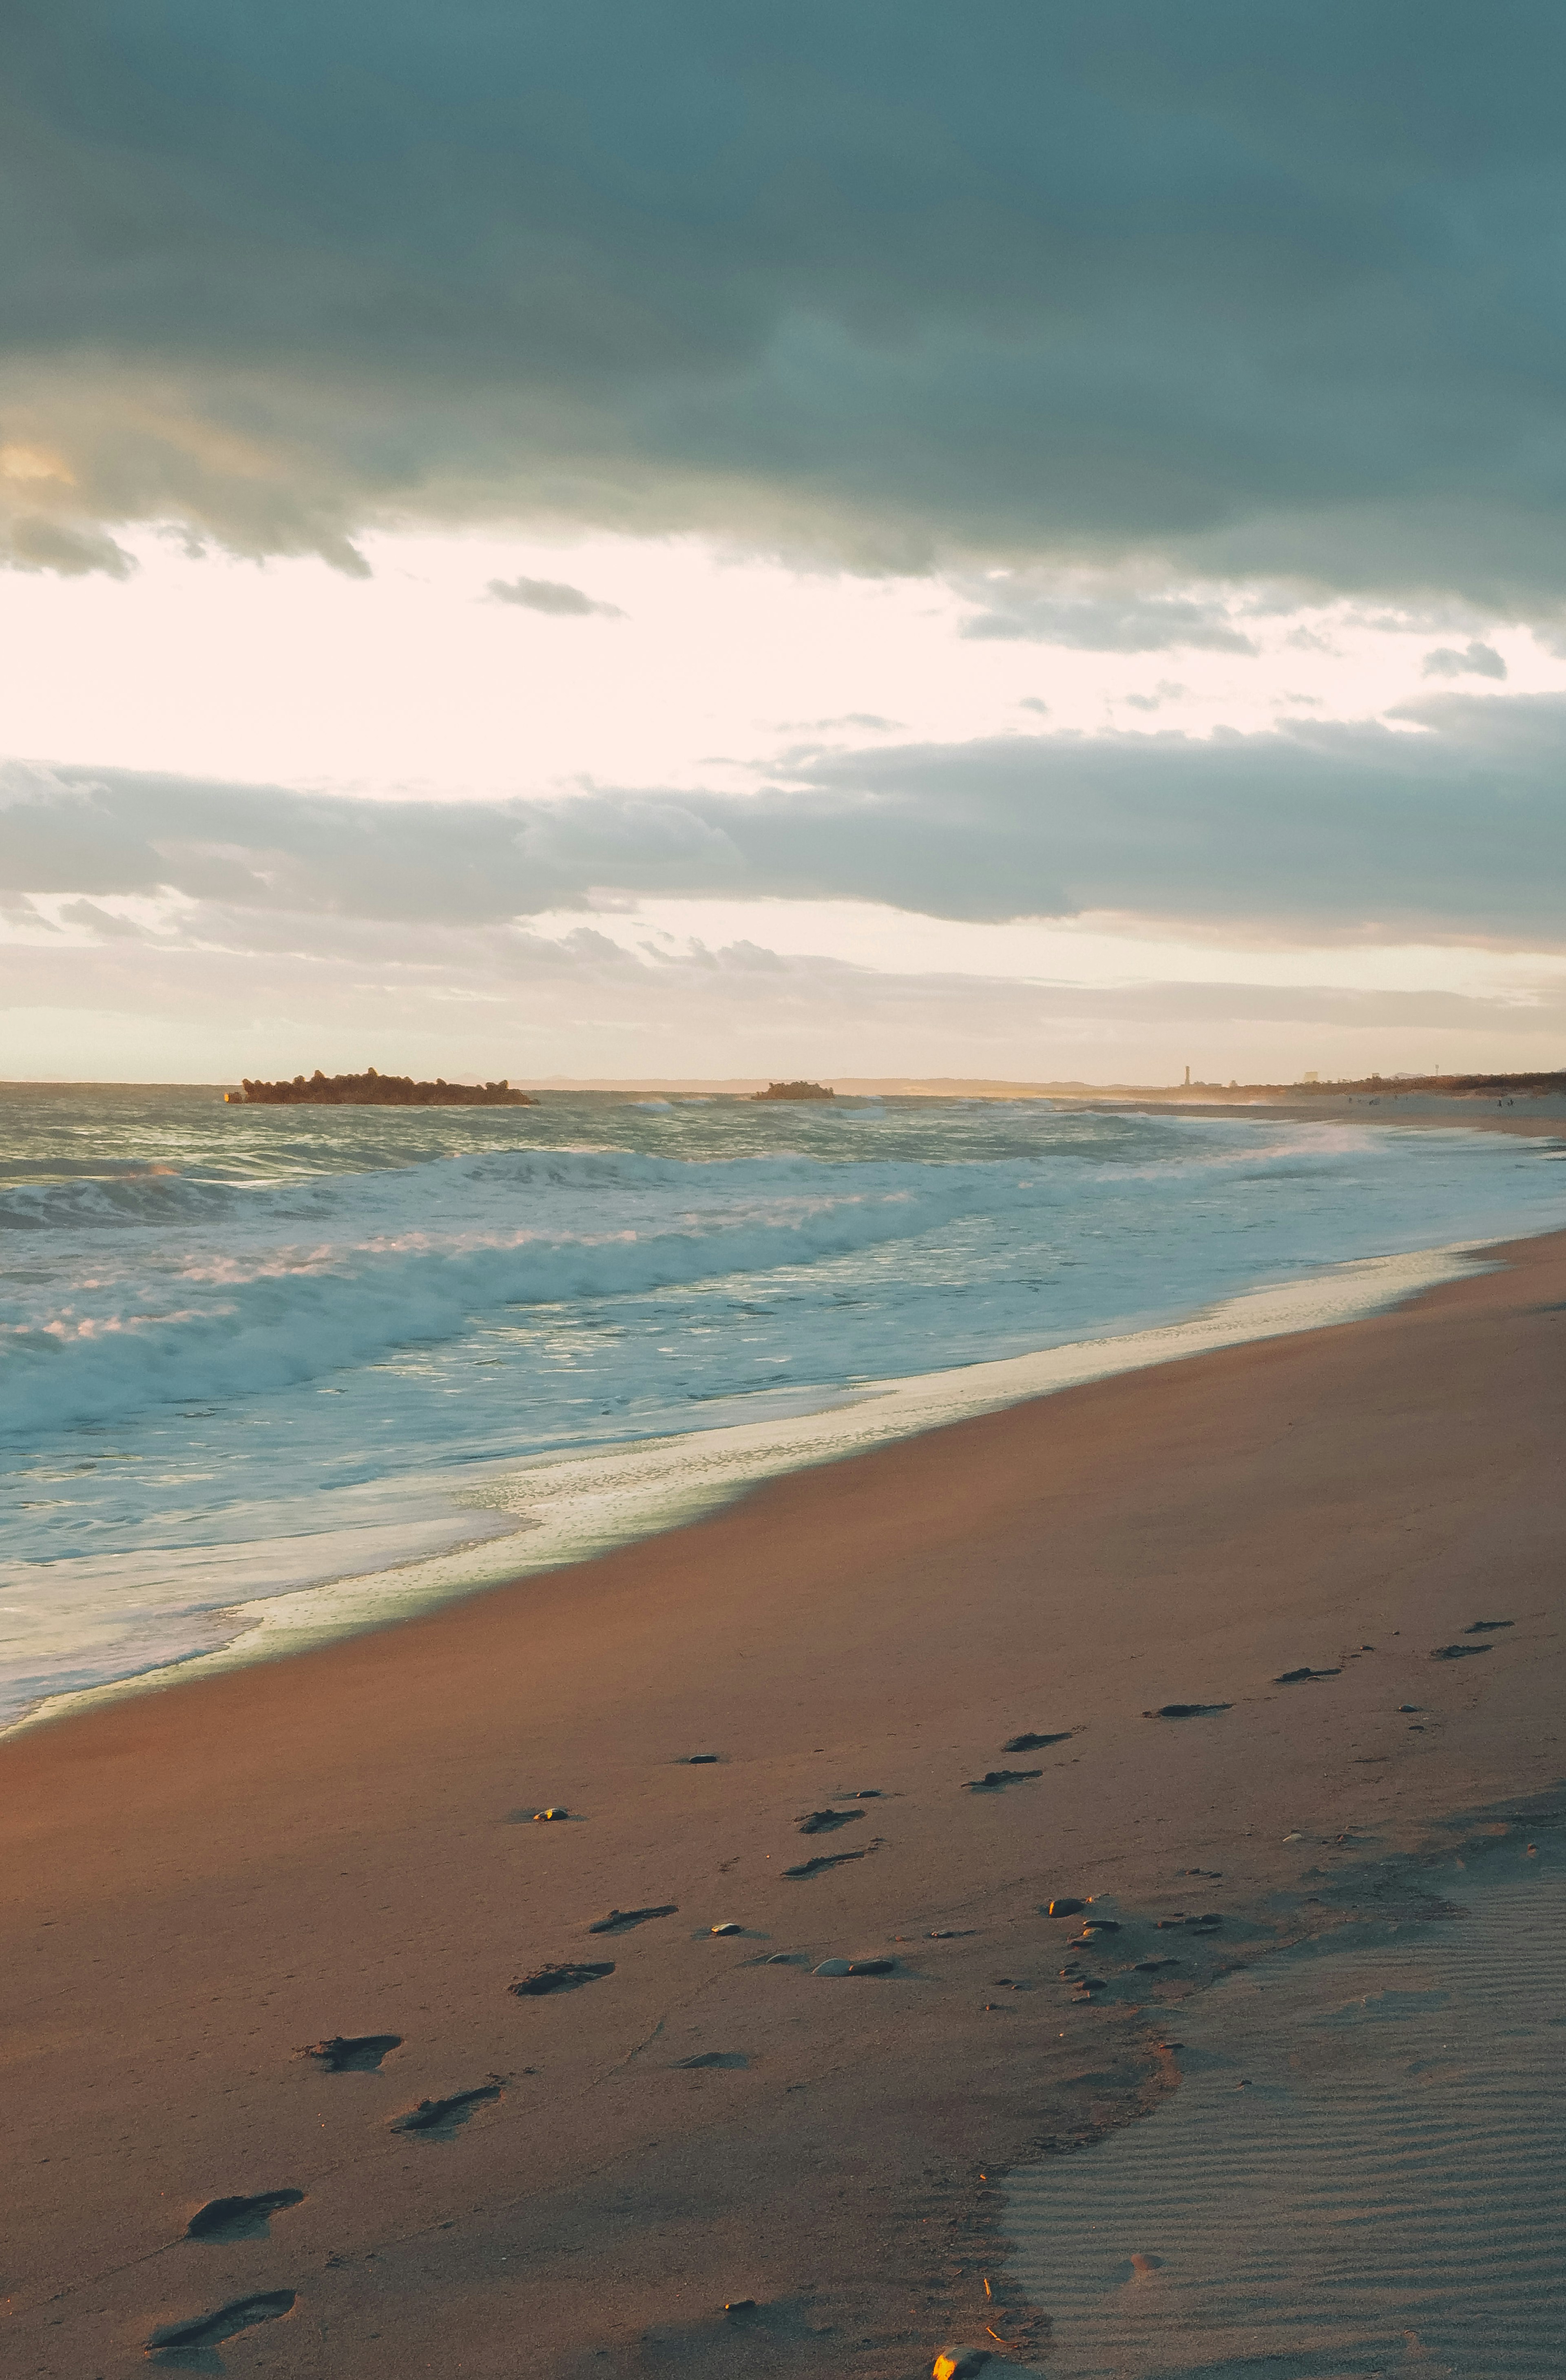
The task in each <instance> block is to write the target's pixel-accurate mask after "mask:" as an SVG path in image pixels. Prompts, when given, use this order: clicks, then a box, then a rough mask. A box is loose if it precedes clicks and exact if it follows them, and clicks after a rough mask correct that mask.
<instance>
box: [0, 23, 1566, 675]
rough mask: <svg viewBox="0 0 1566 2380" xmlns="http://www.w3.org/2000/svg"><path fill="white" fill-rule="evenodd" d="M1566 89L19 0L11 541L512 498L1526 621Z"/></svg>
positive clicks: (1269, 27)
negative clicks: (1517, 613)
mask: <svg viewBox="0 0 1566 2380" xmlns="http://www.w3.org/2000/svg"><path fill="white" fill-rule="evenodd" d="M1563 72H1566V19H1563V18H1562V17H1561V14H1560V10H1559V9H1558V8H1555V7H1552V6H1547V5H1546V0H1497V5H1496V6H1493V7H1490V8H1487V9H1486V10H1483V11H1477V10H1475V9H1474V8H1473V7H1472V6H1465V5H1463V4H1462V0H1382V5H1380V6H1377V7H1376V8H1374V9H1372V10H1366V8H1365V6H1363V0H1318V5H1317V6H1313V7H1310V8H1308V9H1307V8H1302V7H1285V8H1272V9H1257V8H1256V7H1255V6H1253V5H1250V0H1210V5H1208V6H1204V7H1203V8H1201V9H1199V10H1188V9H1187V10H1171V9H1170V8H1169V7H1168V6H1166V5H1165V0H1058V5H1056V6H1050V7H1049V8H1047V9H1040V8H1039V7H1038V6H1037V5H1035V0H990V5H989V6H987V7H986V8H985V9H984V10H983V11H982V12H981V13H980V14H979V16H978V17H977V18H975V17H974V16H973V15H972V14H971V13H970V12H965V11H956V10H953V9H952V8H951V7H949V6H938V5H936V0H858V5H856V6H854V7H852V8H844V7H842V6H838V5H835V0H797V5H795V6H794V7H792V8H790V9H789V10H787V11H786V12H782V13H778V12H773V13H772V14H771V15H768V16H766V17H764V18H761V17H752V16H749V15H746V14H744V13H743V12H742V13H741V15H740V16H739V17H738V18H736V17H735V15H734V12H732V11H724V10H720V9H715V8H713V7H712V6H710V5H707V0H682V4H681V5H678V6H674V7H673V8H670V7H667V6H652V5H650V0H578V4H577V6H572V7H570V8H568V9H557V10H553V11H546V12H540V11H538V10H528V9H505V8H496V7H493V6H489V5H485V0H452V5H451V6H447V7H445V8H443V9H440V10H431V8H430V7H429V6H427V5H425V0H375V6H373V7H371V6H370V5H369V0H342V5H340V6H334V7H331V8H304V7H297V6H295V7H286V6H285V7H283V8H280V9H278V8H274V9H268V10H259V11H258V10H251V11H222V12H213V11H212V10H210V9H202V8H199V7H197V6H193V5H192V0H175V4H174V5H172V6H168V7H164V8H160V9H156V10H149V9H148V8H146V7H145V6H140V5H138V0H93V5H91V6H89V5H88V0H55V5H54V6H51V7H50V8H49V9H47V10H39V9H36V8H33V9H28V8H23V9H19V10H18V9H12V10H9V11H6V12H5V14H4V18H3V20H0V176H4V182H5V187H4V188H3V189H0V204H3V206H4V210H5V214H6V221H7V223H8V225H10V227H11V236H10V237H8V238H7V240H6V243H5V246H4V249H3V251H0V324H4V326H5V327H4V332H3V335H0V432H3V436H4V438H5V440H6V442H7V443H8V444H9V446H10V447H11V448H13V449H14V450H15V451H16V452H17V453H18V454H19V455H24V456H27V457H31V458H33V460H32V461H31V462H30V463H29V464H28V466H27V471H28V474H30V475H28V476H21V477H12V478H5V479H3V480H0V494H4V495H6V496H7V497H8V498H9V499H10V500H11V501H13V502H14V504H15V505H16V508H17V511H18V515H19V516H21V518H22V519H23V520H24V521H27V522H31V523H33V524H38V523H44V524H47V525H49V526H50V527H52V528H54V530H55V532H56V534H57V537H58V539H59V540H61V541H60V542H58V543H56V544H55V546H54V547H53V548H52V549H50V550H49V552H48V553H46V552H45V548H46V546H47V540H46V539H44V537H43V531H42V529H41V528H38V527H37V526H34V527H32V528H25V529H22V530H21V531H19V532H18V530H17V529H13V530H12V532H11V538H12V543H11V546H10V552H11V553H12V555H13V557H14V558H20V559H22V560H23V561H24V562H25V561H26V560H27V557H28V554H29V553H31V554H32V556H33V558H34V565H33V566H44V567H54V568H59V567H65V568H80V567H83V566H88V567H92V566H96V567H99V568H103V567H107V568H110V569H113V568H115V566H116V565H115V564H114V562H113V558H112V554H111V553H110V548H109V544H101V545H96V546H95V545H94V544H93V540H94V539H96V538H104V539H108V540H110V542H111V543H112V542H113V537H114V532H115V529H116V528H118V527H119V526H120V525H122V524H131V523H135V522H139V521H147V520H172V521H176V522H180V523H183V524H185V525H186V527H187V528H188V530H189V531H190V533H191V534H192V535H193V536H194V537H196V538H198V539H204V538H209V537H210V538H213V539H216V540H219V541H221V542H222V543H224V544H225V545H227V546H229V547H231V548H232V549H233V550H235V551H236V552H238V553H253V554H262V553H320V554H322V555H323V556H324V557H326V559H328V560H329V561H331V562H332V563H333V564H334V565H336V566H339V567H342V568H344V569H347V570H354V569H362V567H363V565H362V561H361V559H360V557H359V555H358V549H357V546H356V544H355V541H354V540H355V538H356V535H357V534H358V531H359V530H360V529H362V528H365V527H366V526H367V525H371V524H377V523H385V522H388V521H395V520H407V519H409V518H411V517H414V516H419V517H423V518H443V519H457V518H473V517H478V516H495V515H497V514H504V515H506V516H508V517H517V516H527V517H528V518H531V519H535V520H539V521H552V522H593V523H601V524H604V525H607V526H610V527H614V528H631V529H642V530H646V531H649V532H660V533H661V532H663V531H666V530H670V529H696V530H699V531H708V532H711V533H713V534H716V535H720V536H722V537H729V538H738V539H741V540H751V541H754V542H758V543H763V544H765V543H769V542H771V543H781V544H783V545H784V546H788V547H791V548H794V549H806V548H807V549H809V550H810V551H811V552H813V553H823V554H827V555H835V556H837V557H840V558H842V559H844V560H846V561H848V562H850V563H851V564H852V565H855V566H856V567H864V568H887V567H903V566H909V565H912V566H921V565H922V564H923V563H924V562H926V561H928V560H929V558H930V557H932V556H939V555H941V554H942V553H968V554H985V555H994V556H1000V557H1002V558H1005V557H1021V558H1024V559H1026V558H1027V557H1031V556H1036V555H1047V556H1051V557H1055V558H1057V559H1059V558H1061V557H1065V558H1069V559H1071V560H1073V561H1076V562H1082V561H1084V560H1087V561H1092V560H1095V559H1098V560H1104V559H1111V560H1112V559H1115V558H1116V557H1125V556H1131V557H1133V558H1137V557H1141V558H1146V557H1148V556H1151V557H1153V558H1154V559H1156V560H1157V561H1158V562H1159V565H1160V566H1162V565H1173V566H1177V567H1178V568H1179V569H1181V570H1184V571H1185V572H1186V573H1188V574H1193V573H1194V574H1201V573H1207V574H1210V575H1224V574H1228V575H1231V576H1233V575H1240V574H1248V573H1262V574H1267V573H1277V572H1294V573H1303V574H1305V575H1307V576H1316V577H1320V578H1322V579H1325V580H1327V581H1329V582H1331V583H1333V584H1336V585H1339V586H1347V587H1358V586H1364V587H1381V588H1392V587H1396V588H1402V589H1408V588H1414V589H1458V590H1461V591H1463V593H1465V594H1467V595H1468V596H1470V597H1472V598H1474V599H1475V600H1476V601H1484V602H1487V603H1491V604H1496V605H1501V606H1504V605H1506V604H1509V603H1514V604H1526V603H1532V602H1536V601H1538V602H1546V603H1555V602H1558V601H1560V600H1561V598H1562V597H1563V595H1566V538H1563V537H1562V533H1561V532H1562V528H1563V525H1566V523H1563V514H1566V471H1563V470H1562V468H1561V465H1562V459H1563V447H1566V401H1563V400H1566V346H1562V343H1561V342H1560V339H1559V338H1558V337H1557V335H1556V334H1555V330H1554V328H1553V325H1554V322H1555V319H1556V292H1557V290H1558V287H1559V277H1560V271H1559V257H1560V245H1561V239H1562V233H1563V230H1566V142H1563V140H1562V136H1561V131H1560V111H1559V105H1558V102H1557V93H1558V91H1559V89H1560V82H1561V79H1562V74H1563ZM38 458H42V461H43V463H45V464H46V465H47V467H48V468H46V469H45V468H39V467H38ZM18 536H19V538H20V542H18ZM92 553H97V554H99V555H100V556H101V557H102V558H101V559H100V560H99V561H98V562H97V563H96V564H93V563H92V562H91V560H90V559H89V557H90V556H91V554H92ZM1001 632H1002V631H998V630H992V631H990V633H1001ZM1007 632H1008V633H1029V631H1027V630H1026V629H1024V630H1017V629H1013V630H1011V631H1007ZM1095 633H1101V629H1099V630H1096V631H1095ZM1135 649H1139V648H1135Z"/></svg>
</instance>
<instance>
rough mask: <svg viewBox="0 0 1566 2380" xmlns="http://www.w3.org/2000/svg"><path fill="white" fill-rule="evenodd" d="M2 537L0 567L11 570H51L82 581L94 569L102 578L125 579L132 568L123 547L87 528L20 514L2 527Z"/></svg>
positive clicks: (64, 521)
mask: <svg viewBox="0 0 1566 2380" xmlns="http://www.w3.org/2000/svg"><path fill="white" fill-rule="evenodd" d="M4 538H5V542H4V544H3V545H0V564H6V565H9V566H10V568H11V569H13V570H53V571H56V572H57V573H58V574H59V576H60V577H62V578H85V577H88V576H89V575H90V573H91V572H92V571H95V570H96V571H101V572H102V573H103V577H105V578H128V577H130V575H131V573H132V571H133V570H134V569H135V568H136V564H135V562H134V560H133V559H132V557H131V556H130V555H129V554H128V553H126V551H125V549H124V547H123V546H119V545H116V544H115V540H114V539H113V538H112V537H109V536H107V535H105V533H104V532H103V530H102V529H99V528H92V527H91V525H88V526H87V527H85V528H81V527H77V526H75V525H74V524H73V523H71V522H70V521H68V520H63V521H62V520H48V519H44V518H42V517H41V516H39V515H37V514H34V513H23V514H22V515H20V516H18V517H17V518H15V519H13V520H11V521H10V522H8V523H7V524H6V526H5V528H4Z"/></svg>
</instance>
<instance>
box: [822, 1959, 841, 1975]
mask: <svg viewBox="0 0 1566 2380" xmlns="http://www.w3.org/2000/svg"><path fill="white" fill-rule="evenodd" d="M814 1972H815V1973H817V1974H818V1975H845V1974H846V1973H848V1961H847V1960H846V1959H823V1960H822V1961H821V1963H820V1965H819V1967H817V1968H816V1969H815V1970H814Z"/></svg>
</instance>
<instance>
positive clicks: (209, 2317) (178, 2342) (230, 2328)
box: [146, 2289, 294, 2355]
mask: <svg viewBox="0 0 1566 2380" xmlns="http://www.w3.org/2000/svg"><path fill="white" fill-rule="evenodd" d="M293 2305H294V2292H293V2290H292V2289H263V2290H262V2291H261V2294H260V2295H259V2296H257V2297H253V2298H236V2299H235V2300H234V2301H233V2303H232V2304H230V2305H225V2306H219V2307H218V2309H217V2311H216V2312H215V2313H200V2314H197V2316H196V2317H195V2319H194V2321H192V2322H165V2323H164V2325H163V2326H162V2328H161V2329H158V2330H155V2331H154V2332H153V2333H152V2338H150V2339H149V2340H148V2341H147V2349H146V2351H147V2353H148V2354H149V2355H158V2354H164V2353H167V2352H169V2351H170V2350H173V2351H174V2352H176V2353H177V2352H179V2351H180V2350H189V2349H191V2348H200V2347H221V2346H222V2344H223V2342H224V2340H225V2338H238V2336H239V2333H240V2332H241V2331H242V2330H253V2329H254V2328H255V2326H256V2325H257V2323H258V2322H275V2321H276V2320H277V2318H278V2316H279V2315H280V2314H285V2313H291V2312H292V2311H293Z"/></svg>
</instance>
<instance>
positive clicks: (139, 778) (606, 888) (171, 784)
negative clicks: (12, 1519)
mask: <svg viewBox="0 0 1566 2380" xmlns="http://www.w3.org/2000/svg"><path fill="white" fill-rule="evenodd" d="M0 806H3V807H4V812H5V834H4V836H3V837H0V892H14V893H18V894H19V893H30V892H36V893H54V894H68V895H71V896H73V897H77V898H80V897H82V896H86V897H89V898H92V897H97V898H103V897H104V896H107V895H111V894H115V893H122V894H136V893H140V894H150V893H154V892H160V891H165V890H166V891H171V892H175V893H176V894H178V895H180V896H181V897H182V898H184V899H187V900H195V901H200V902H202V903H207V904H217V905H225V906H227V907H229V908H231V909H233V910H234V911H236V912H246V913H252V914H253V913H259V912H264V913H273V914H276V915H278V916H291V917H314V918H317V919H320V918H328V917H332V918H353V917H358V918H364V919H375V920H381V921H395V920H407V921H409V922H415V921H418V922H423V923H430V924H435V923H439V924H443V925H452V926H460V925H465V924H466V925H480V924H485V923H491V922H498V921H503V920H505V919H508V918H513V917H528V916H535V915H538V914H540V913H542V912H545V911H549V910H556V909H562V908H564V909H570V908H573V907H577V906H580V905H584V904H586V903H588V902H589V900H591V899H592V898H594V897H597V896H599V895H602V894H608V895H611V896H614V895H618V896H622V897H631V898H635V897H637V896H638V895H649V894H653V893H663V894H670V895H674V894H679V895H697V896H699V895H703V894H721V895H724V896H727V897H730V898H735V897H737V898H746V897H756V898H759V897H762V896H781V897H784V898H790V897H793V898H809V899H841V900H860V901H871V902H877V903H881V904H885V905H891V906H893V907H897V908H902V909H905V910H910V911H916V912H923V913H925V914H928V915H930V916H935V917H952V918H968V919H975V920H997V919H1003V918H1007V917H1026V916H1037V917H1070V916H1075V915H1079V914H1081V913H1083V912H1085V911H1089V910H1093V911H1097V910H1121V911H1128V912H1134V913H1136V914H1139V915H1143V916H1151V917H1164V918H1171V919H1183V920H1186V921H1190V922H1193V923H1204V922H1205V923H1215V924H1220V925H1221V924H1229V925H1234V924H1240V925H1242V926H1244V927H1245V928H1246V929H1250V928H1252V927H1254V926H1259V927H1260V928H1262V929H1268V930H1276V931H1277V932H1279V933H1280V934H1283V935H1295V936H1298V935H1319V934H1324V933H1325V934H1341V933H1375V934H1376V935H1378V937H1380V938H1383V939H1384V938H1385V937H1387V936H1388V935H1397V936H1406V935H1411V934H1412V935H1424V934H1436V935H1450V936H1456V937H1461V938H1467V939H1473V938H1475V937H1486V936H1493V937H1496V938H1499V939H1501V940H1509V941H1524V942H1530V941H1531V942H1534V943H1536V944H1537V945H1538V946H1539V947H1554V946H1557V945H1559V944H1560V941H1561V940H1562V926H1561V918H1560V901H1559V895H1558V887H1559V885H1560V881H1561V880H1562V877H1563V875H1566V698H1562V697H1560V696H1529V697H1508V698H1495V697H1493V696H1491V697H1482V698H1481V697H1471V696H1463V695H1458V694H1453V693H1448V694H1431V695H1428V696H1426V697H1425V698H1423V699H1422V700H1421V701H1420V702H1418V703H1417V704H1411V705H1409V706H1407V707H1406V708H1405V710H1403V711H1402V712H1401V713H1399V714H1398V716H1397V717H1396V718H1395V719H1394V720H1393V721H1392V722H1390V723H1387V724H1368V725H1366V724H1360V725H1342V724H1333V723H1331V722H1317V721H1310V720H1299V719H1296V720H1292V721H1288V722H1283V723H1282V724H1281V725H1280V726H1278V727H1277V728H1275V729H1272V730H1270V731H1269V732H1266V733H1257V734H1254V735H1236V734H1232V733H1225V734H1222V735H1214V736H1213V737H1211V738H1210V739H1208V740H1201V739H1197V738H1195V737H1191V736H1186V735H1179V734H1176V733H1173V732H1167V731H1166V732H1154V733H1147V734H1142V735H1099V736H1081V735H1048V734H1038V735H1004V736H996V737H990V738H987V739H983V740H980V741H976V742H970V743H965V744H945V745H941V744H922V745H921V744H903V745H892V746H887V745H884V744H882V745H877V746H868V747H864V748H863V749H860V750H857V751H850V752H841V751H835V752H822V751H820V750H819V749H810V748H807V749H806V750H805V751H804V752H802V753H799V754H796V755H795V757H794V758H793V759H791V760H790V762H789V764H788V767H787V769H786V771H783V770H780V771H776V772H774V774H773V776H772V777H771V779H770V780H769V781H768V782H766V783H763V784H762V785H761V786H760V788H759V791H758V792H756V793H755V794H753V795H734V794H720V793H710V792H707V791H705V790H703V789H701V788H698V787H686V788H657V787H654V788H647V789H637V788H634V787H621V788H614V787H588V788H585V789H583V790H582V791H581V792H579V793H577V794H576V795H571V796H569V797H552V798H538V797H534V798H524V797H518V798H516V799H511V800H505V801H498V802H478V801H471V800H460V801H449V802H433V801H407V800H385V799H368V798H365V799H359V798H352V797H349V796H346V795H328V794H313V793H299V792H295V791H291V790H288V789H286V788H282V787H277V786H267V785H225V784H214V783H200V782H199V781H196V780H192V779H187V778H177V777H171V776H164V775H155V774H151V773H138V772H134V771H94V770H86V769H73V768H67V767H59V768H56V769H55V770H52V771H43V770H31V769H28V768H24V767H22V766H20V765H18V764H13V765H12V766H11V767H10V768H9V769H8V770H6V771H0Z"/></svg>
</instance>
